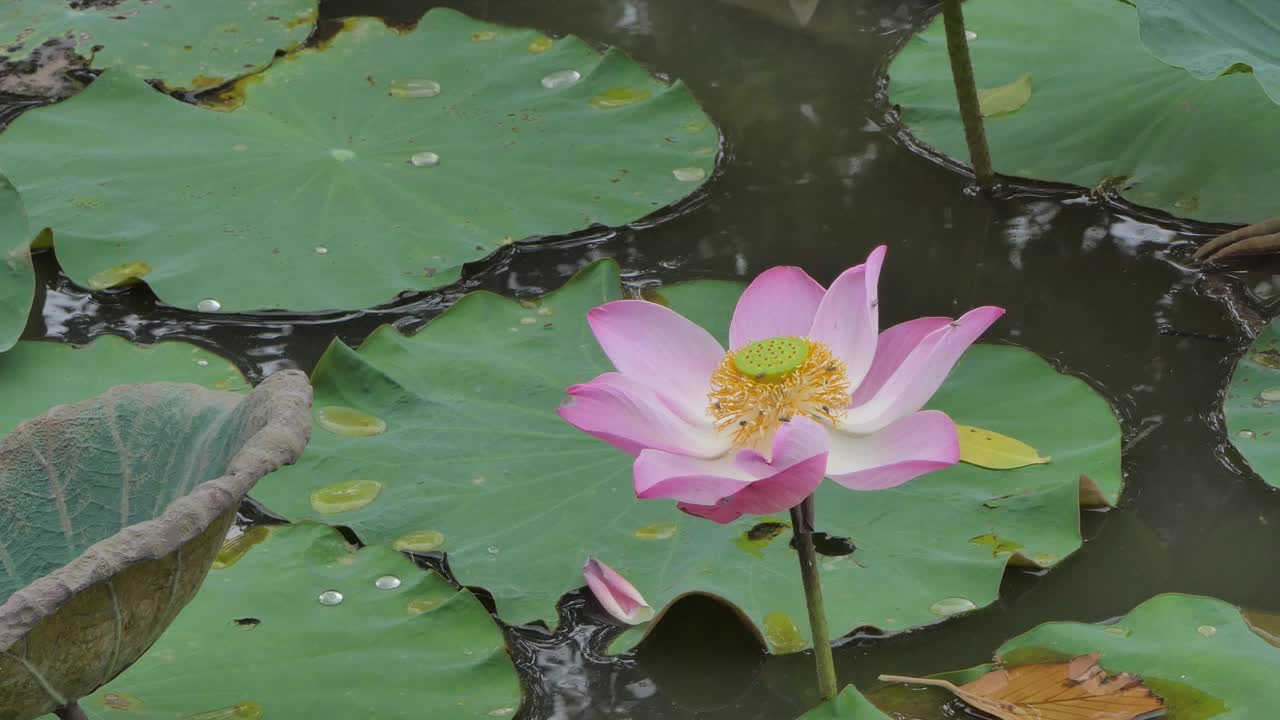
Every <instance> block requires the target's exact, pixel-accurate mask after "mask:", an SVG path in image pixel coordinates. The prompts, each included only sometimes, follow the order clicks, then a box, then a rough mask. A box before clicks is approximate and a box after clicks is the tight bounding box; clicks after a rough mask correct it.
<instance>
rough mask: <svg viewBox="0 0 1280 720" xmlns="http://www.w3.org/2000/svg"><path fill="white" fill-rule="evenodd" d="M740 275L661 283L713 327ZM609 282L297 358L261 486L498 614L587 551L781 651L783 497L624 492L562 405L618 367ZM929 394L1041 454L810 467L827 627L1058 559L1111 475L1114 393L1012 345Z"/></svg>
mask: <svg viewBox="0 0 1280 720" xmlns="http://www.w3.org/2000/svg"><path fill="white" fill-rule="evenodd" d="M740 294H741V286H738V285H735V284H731V283H724V282H695V283H690V284H687V285H681V286H675V287H672V288H668V289H665V290H664V291H662V293H661V297H659V298H657V299H659V300H661V301H663V302H666V303H669V304H670V305H671V306H672V307H674V308H676V309H677V310H680V311H685V312H688V314H689V315H690V316H692V317H693V318H695V319H696V320H697V321H698V322H700V323H703V324H705V326H706V327H708V328H709V329H710V330H711V331H712V332H713V333H715V334H716V335H717V336H719V337H721V338H722V341H723V338H724V336H725V335H726V334H727V331H728V326H729V318H730V315H731V313H732V309H733V306H734V303H735V302H736V300H737V297H738V295H740ZM620 296H621V289H620V286H619V277H618V269H617V266H616V265H615V264H613V263H612V262H609V261H606V262H602V263H597V264H595V265H592V266H590V267H589V268H588V269H586V270H584V271H582V272H581V273H579V274H578V275H577V276H576V277H575V278H573V279H572V280H571V281H570V282H569V283H568V284H567V285H566V286H565V287H564V288H562V289H561V290H559V291H557V292H555V293H552V294H551V295H549V296H547V297H545V298H543V299H542V300H541V301H539V302H536V303H531V302H525V303H519V302H516V301H514V300H509V299H504V298H501V297H498V296H495V295H492V294H489V293H483V292H480V293H472V294H470V295H468V296H466V297H464V298H463V299H462V300H461V301H459V302H458V303H457V304H456V305H455V306H454V307H452V308H451V309H450V310H448V311H447V312H445V313H444V314H443V315H441V316H439V317H437V318H436V319H434V320H433V321H431V322H430V323H429V324H428V325H427V326H426V327H425V328H424V329H423V330H422V331H421V332H419V333H418V334H416V335H414V336H412V337H406V336H404V335H402V334H400V333H399V332H398V331H396V330H394V329H392V328H390V327H383V328H381V329H379V330H378V331H376V332H375V333H374V334H373V335H372V336H371V337H370V338H369V339H368V340H367V341H366V342H365V344H364V345H363V346H361V347H360V349H359V350H353V349H351V348H349V347H347V346H346V345H344V344H342V343H341V342H335V343H334V344H333V345H332V346H331V347H330V349H329V350H328V352H327V353H326V354H325V356H324V357H323V358H322V359H321V361H320V362H319V364H318V366H317V368H316V370H315V372H314V374H313V377H312V381H313V384H314V386H315V388H316V413H317V414H316V419H317V426H316V431H315V433H314V435H313V437H312V440H311V444H310V446H309V447H308V450H307V452H306V454H305V456H304V457H303V459H302V460H301V461H300V463H299V464H298V465H296V466H294V467H293V468H289V469H287V470H285V471H284V472H283V473H276V474H274V475H273V476H272V477H271V478H268V479H267V481H266V482H264V483H261V484H260V485H259V486H258V488H257V489H256V490H255V492H254V497H255V498H256V499H258V500H259V501H261V502H263V503H264V504H265V505H266V506H267V507H269V508H270V509H272V510H273V511H275V512H278V513H281V514H282V515H283V516H285V517H287V518H290V519H293V520H303V519H311V520H318V521H322V522H328V523H333V524H341V525H345V526H349V527H351V528H352V529H353V530H354V531H355V532H356V533H357V534H358V535H359V537H360V538H361V539H362V540H363V541H364V542H366V543H370V544H384V543H389V542H395V541H397V540H398V539H399V540H401V541H402V542H401V545H402V546H404V545H405V544H406V543H407V544H409V545H419V546H420V547H421V549H438V550H440V551H444V552H447V554H448V559H449V564H450V567H451V568H452V569H453V571H454V572H455V573H456V575H457V577H458V578H459V579H460V580H461V582H462V583H464V584H465V585H468V586H479V587H483V588H486V589H488V590H489V591H490V592H492V593H493V596H494V598H495V599H496V602H497V607H498V611H499V613H500V615H501V616H502V617H503V618H504V619H505V620H506V621H508V622H512V623H527V622H531V621H534V620H538V619H541V620H547V621H554V618H555V617H556V613H555V604H556V601H557V599H558V598H560V597H561V596H562V595H563V594H564V593H566V592H568V591H570V590H573V589H575V588H577V587H580V586H581V585H582V584H583V580H582V573H581V568H582V563H583V560H584V558H585V557H586V556H587V555H588V554H591V555H594V556H596V557H599V558H600V559H601V560H603V561H605V562H607V563H608V564H610V565H612V566H613V567H614V568H616V569H618V570H619V571H620V572H622V573H623V574H624V575H626V576H627V577H628V578H629V579H630V580H631V581H632V582H634V583H635V585H636V586H637V587H638V588H639V589H640V591H641V592H642V593H644V595H645V596H646V597H647V598H648V599H649V601H650V602H651V603H652V604H653V605H654V606H655V607H662V606H665V605H667V604H668V603H670V602H671V601H672V600H673V599H675V598H677V597H679V596H681V595H683V594H686V593H690V592H705V593H711V594H714V595H717V596H719V597H722V598H725V599H726V600H728V601H729V602H731V603H733V604H734V605H736V606H738V607H739V608H741V609H742V610H743V611H744V612H745V613H746V614H747V616H749V617H750V618H751V619H752V620H754V621H755V622H756V623H757V624H758V626H759V627H761V628H763V629H764V632H763V634H764V636H765V638H766V639H767V640H768V641H769V644H770V646H771V647H772V648H773V649H774V650H775V651H778V652H790V651H794V650H799V649H801V648H803V647H805V646H806V645H807V644H808V639H807V637H808V636H807V632H808V631H807V622H806V621H805V617H806V615H805V604H804V598H803V594H802V592H801V589H800V584H799V583H798V582H796V578H797V577H798V565H797V561H796V556H795V554H794V552H793V551H792V550H791V549H790V548H789V547H788V538H789V533H787V532H785V527H782V526H774V527H772V528H771V527H770V526H768V525H766V526H764V528H763V529H761V530H757V531H756V532H754V533H751V534H750V535H749V534H748V533H750V531H752V528H753V526H754V525H756V524H757V523H762V522H763V523H767V522H775V523H784V522H786V518H785V517H783V518H773V519H770V518H760V517H754V518H743V519H741V520H739V521H737V522H735V523H732V524H729V525H725V526H721V525H717V524H715V523H711V522H708V521H705V520H701V519H697V518H692V517H689V516H686V515H684V514H682V513H680V512H679V511H677V510H676V508H675V507H674V504H672V503H669V502H665V501H640V500H637V499H636V498H635V495H634V492H633V489H632V478H631V458H629V457H627V456H626V455H624V454H622V453H620V452H618V451H617V450H615V449H613V448H611V447H609V446H607V445H605V444H604V443H602V442H600V441H598V440H596V439H594V438H591V437H589V436H587V435H585V434H583V433H581V432H579V431H577V430H576V429H574V428H572V427H570V426H569V425H568V424H566V423H565V422H563V421H562V420H561V419H560V418H559V417H558V416H557V415H556V414H555V410H556V408H557V406H558V405H559V404H560V403H561V402H562V401H563V399H564V398H565V394H564V391H565V388H567V387H568V386H570V385H572V384H575V383H579V382H585V381H587V380H590V379H591V378H593V377H594V376H596V375H597V374H599V373H602V372H606V371H608V370H611V367H610V365H609V364H608V362H607V360H606V359H605V357H604V355H603V354H602V353H601V351H600V350H599V349H598V346H597V345H596V342H595V340H594V338H593V337H592V335H591V333H590V331H589V329H588V327H587V324H586V318H585V316H586V313H587V311H588V310H589V309H590V308H592V307H595V306H597V305H599V304H601V303H603V302H606V301H609V300H614V299H618V298H619V297H620ZM934 404H935V406H936V407H939V408H941V409H944V410H946V411H948V412H950V413H951V414H952V415H953V416H954V417H955V419H956V421H957V422H961V423H965V424H970V425H976V426H980V427H984V428H989V429H992V430H995V431H998V432H1003V433H1006V434H1010V435H1014V436H1016V437H1018V438H1019V439H1021V440H1023V441H1025V442H1028V443H1031V444H1032V445H1034V446H1035V447H1036V448H1038V449H1039V450H1040V452H1041V453H1042V454H1044V455H1046V456H1052V458H1053V460H1052V462H1050V463H1048V464H1045V465H1035V466H1031V467H1027V468H1022V469H1018V470H1013V471H999V472H998V471H990V470H983V469H980V468H976V467H973V466H966V465H961V466H956V467H954V468H950V469H948V470H946V471H944V472H940V473H937V474H934V475H930V476H928V477H925V478H921V479H918V480H915V481H913V482H911V483H908V484H907V485H904V486H902V487H899V488H896V489H893V490H887V491H883V492H873V493H857V492H852V491H849V490H845V489H843V488H841V487H839V486H837V485H835V484H834V483H827V484H825V485H824V486H823V487H822V488H821V489H820V490H819V491H818V499H817V507H818V510H817V516H818V527H819V529H820V530H822V531H825V532H828V533H830V534H832V535H836V536H843V537H848V538H850V539H851V540H852V541H853V542H854V543H855V544H856V545H857V547H858V550H857V552H855V553H853V554H852V555H846V556H841V557H823V558H821V562H820V566H821V571H822V575H823V585H824V590H825V593H826V596H827V610H828V613H829V614H830V619H831V626H832V628H833V631H834V632H835V633H836V634H837V635H843V634H845V633H847V632H849V631H851V630H853V629H854V628H856V627H859V626H862V625H871V626H875V627H879V628H882V629H884V630H888V631H897V630H905V629H908V628H912V627H917V626H920V625H924V624H927V623H931V622H936V621H938V620H941V619H942V618H943V617H946V616H948V615H951V614H955V613H958V612H963V611H965V610H969V609H973V608H975V607H981V606H984V605H987V604H989V603H991V602H992V601H993V600H994V599H995V598H996V596H997V592H998V590H999V585H1000V579H1001V577H1002V575H1003V572H1004V568H1005V565H1006V564H1007V563H1008V562H1009V560H1010V558H1011V557H1012V556H1013V555H1015V554H1016V555H1017V556H1018V557H1019V559H1020V561H1023V562H1026V563H1029V564H1031V565H1035V566H1039V567H1051V566H1053V565H1054V564H1056V563H1057V562H1058V561H1059V560H1061V559H1062V558H1063V557H1065V556H1067V555H1068V554H1070V553H1071V552H1073V551H1074V550H1075V549H1077V548H1078V547H1079V545H1080V534H1079V509H1078V498H1079V477H1080V476H1081V475H1082V474H1083V475H1087V476H1088V477H1090V478H1092V479H1093V480H1094V481H1095V482H1096V483H1097V484H1098V485H1099V486H1100V488H1101V489H1102V492H1103V494H1104V495H1106V496H1107V497H1110V498H1114V497H1115V496H1117V495H1118V494H1119V491H1120V467H1119V465H1120V446H1119V442H1120V435H1119V427H1118V424H1117V422H1116V420H1115V418H1114V417H1113V415H1112V413H1111V411H1110V409H1109V407H1108V405H1107V403H1106V402H1105V401H1104V400H1103V399H1102V398H1101V397H1099V396H1098V395H1096V394H1095V393H1094V392H1093V391H1092V390H1090V389H1089V388H1088V386H1086V385H1085V384H1084V383H1083V382H1081V381H1079V380H1077V379H1074V378H1070V377H1067V376H1064V375H1061V374H1059V373H1057V372H1056V371H1054V370H1053V369H1052V368H1050V367H1049V366H1048V365H1047V364H1046V363H1045V362H1044V361H1042V360H1040V359H1039V358H1037V357H1036V356H1035V355H1033V354H1032V353H1030V352H1028V351H1026V350H1023V349H1020V348H1015V347H998V346H979V347H975V348H974V349H972V350H971V351H970V352H969V354H968V356H967V357H966V358H965V359H964V360H963V361H962V362H961V363H960V365H959V367H958V368H957V369H956V370H955V372H954V374H953V376H952V377H951V379H950V380H948V381H947V383H946V385H945V386H944V387H943V388H942V390H941V391H940V392H939V393H938V395H937V396H936V399H935V403H934ZM343 408H346V409H343ZM771 529H772V530H773V531H772V532H770V530H771ZM405 536H410V537H409V538H408V539H407V540H406V537H405ZM424 539H429V542H426V543H425V544H422V543H421V541H423V540H424ZM997 539H998V540H997ZM639 637H640V635H639V632H632V633H629V634H628V635H627V636H626V637H625V638H624V639H623V640H622V641H621V643H620V644H619V645H618V646H617V647H618V648H621V647H626V646H628V645H630V644H632V643H634V642H636V641H637V640H638V639H639Z"/></svg>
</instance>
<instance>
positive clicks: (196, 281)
mask: <svg viewBox="0 0 1280 720" xmlns="http://www.w3.org/2000/svg"><path fill="white" fill-rule="evenodd" d="M565 73H575V74H577V75H580V76H581V79H580V80H577V81H576V82H569V80H570V79H572V77H573V76H568V75H566V74H565ZM237 92H238V93H239V95H240V97H242V99H243V104H242V105H240V106H239V107H238V108H237V109H236V110H234V111H233V112H212V111H210V110H208V109H205V108H202V107H196V106H193V105H188V104H186V103H183V102H179V101H178V100H175V99H173V98H171V97H169V96H167V95H165V94H163V93H159V92H156V91H155V90H153V89H152V88H150V87H148V86H147V85H146V84H145V83H143V82H142V81H140V80H137V79H134V78H131V77H128V76H127V75H124V74H120V73H116V72H114V71H109V72H107V73H105V74H103V76H102V77H100V78H99V79H98V80H97V81H96V82H94V83H93V85H92V86H90V87H89V88H88V89H87V90H85V91H84V92H83V93H81V94H79V95H78V96H76V97H74V98H72V99H70V100H68V101H66V102H63V103H60V104H58V105H55V106H51V107H47V108H40V109H37V110H33V111H30V112H28V113H26V114H24V115H23V116H22V117H20V118H18V120H16V121H15V122H14V123H13V125H12V126H11V127H10V128H9V129H8V130H7V131H6V138H5V142H4V143H3V144H0V164H3V165H4V166H7V167H11V168H16V169H18V170H17V171H15V172H14V173H12V174H11V179H12V180H13V183H14V185H16V186H17V187H18V189H19V190H20V191H21V192H22V193H23V194H24V199H25V201H26V203H27V210H28V213H29V215H30V217H31V222H32V225H33V226H34V227H51V228H52V229H53V231H54V235H55V238H56V241H57V243H58V259H59V260H60V261H61V262H62V265H63V268H64V269H65V270H66V271H67V273H68V274H69V275H70V276H71V277H72V278H74V279H76V280H77V281H78V282H80V283H81V284H85V285H89V286H94V285H98V286H102V285H109V284H111V282H113V279H112V278H113V276H114V277H117V278H129V279H133V278H141V279H143V280H145V281H146V283H147V284H148V285H150V286H151V288H152V289H153V290H154V291H155V292H156V294H157V295H159V296H160V297H161V298H162V299H163V300H165V301H166V302H168V303H170V304H172V305H176V306H180V307H185V308H196V309H200V310H203V311H214V310H217V309H219V308H220V309H221V310H223V311H233V310H253V309H260V308H288V309H291V310H323V309H331V308H344V309H345V308H362V307H368V306H371V305H375V304H378V303H385V302H389V301H391V300H392V299H393V298H394V297H395V295H396V294H397V293H398V292H400V291H403V290H431V289H434V288H437V287H440V286H443V285H447V284H449V283H451V282H453V281H455V280H456V279H457V278H458V277H459V275H460V272H461V268H462V265H463V263H466V262H470V261H474V260H479V259H481V258H484V257H486V256H488V255H489V254H491V253H492V252H494V251H495V250H496V249H497V248H499V247H502V246H503V245H505V244H509V243H511V242H513V241H516V240H521V239H524V238H529V237H532V236H541V235H554V234H559V233H567V232H570V231H574V230H578V229H581V228H584V227H587V226H589V225H592V224H595V223H602V224H605V225H623V224H626V223H628V222H632V221H634V220H637V219H639V218H641V217H644V216H646V215H648V214H650V213H652V212H653V211H655V210H658V209H659V208H661V207H663V206H666V205H669V204H671V203H673V202H675V201H677V200H680V199H682V198H684V197H686V196H687V195H689V194H690V193H692V192H693V191H694V190H696V189H697V188H698V187H699V186H700V185H701V184H702V182H703V180H704V179H705V178H708V177H710V176H711V173H712V171H713V169H714V166H715V160H716V154H717V152H718V147H719V135H718V132H717V131H716V129H715V127H714V126H713V125H711V123H710V122H709V121H708V119H707V117H706V115H705V114H703V112H702V110H701V109H700V108H699V107H698V104H697V103H696V102H695V101H694V99H693V97H692V96H691V95H690V94H689V91H688V90H687V89H686V88H685V87H684V86H683V85H682V84H680V83H675V84H673V85H667V84H665V83H663V82H661V81H659V80H657V79H655V78H654V77H652V76H650V75H649V74H648V73H647V72H646V71H645V70H644V69H643V68H641V67H640V66H639V65H637V64H635V63H634V62H632V61H630V60H629V59H627V58H626V56H624V55H623V54H622V53H620V52H617V51H614V50H611V51H609V52H607V53H605V54H603V55H602V54H600V53H598V52H596V51H595V50H594V49H592V48H591V47H590V46H589V45H587V44H586V43H584V42H582V41H581V40H578V39H576V38H572V37H568V38H563V39H560V40H556V41H554V42H552V43H551V44H550V46H547V44H546V42H545V36H542V35H541V34H539V33H537V32H535V31H532V30H517V29H513V28H506V27H501V26H498V25H491V24H488V23H483V22H479V21H476V20H472V19H470V18H468V17H466V16H464V15H461V14H459V13H457V12H454V11H452V10H447V9H435V10H432V11H431V12H429V13H427V15H426V17H424V18H423V19H422V21H421V22H420V23H419V24H418V26H417V28H416V29H415V30H414V31H412V32H411V33H408V34H402V33H399V32H397V31H395V30H392V29H390V28H387V27H386V26H384V25H383V24H382V23H381V22H380V21H377V20H372V19H365V20H359V21H351V22H350V23H349V24H348V26H347V27H346V29H345V30H343V31H342V32H340V33H339V34H338V35H337V37H335V38H334V39H333V40H332V41H331V42H330V43H328V44H326V45H325V47H324V48H323V49H309V50H304V51H301V52H298V53H295V54H293V55H291V56H289V57H288V58H286V59H282V60H280V61H277V62H276V63H275V64H274V65H272V66H271V67H270V68H269V69H268V70H266V71H264V72H263V73H261V74H260V75H256V76H254V77H253V78H251V79H250V80H247V81H245V82H244V83H243V84H242V85H241V87H240V89H239V90H238V91H237ZM437 92H438V94H436V93H437ZM55 148H56V150H55ZM69 166H74V167H75V168H76V172H74V173H71V174H68V173H67V167H69ZM53 178H56V179H57V182H53V181H52V179H53ZM117 268H125V269H126V270H127V272H115V273H113V272H112V270H113V269H117ZM95 279H97V281H96V282H95ZM201 301H211V302H201ZM215 303H216V304H215Z"/></svg>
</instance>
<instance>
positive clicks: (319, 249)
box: [316, 245, 329, 255]
mask: <svg viewBox="0 0 1280 720" xmlns="http://www.w3.org/2000/svg"><path fill="white" fill-rule="evenodd" d="M328 252H329V248H327V247H325V246H323V245H317V246H316V254H317V255H325V254H327V253H328Z"/></svg>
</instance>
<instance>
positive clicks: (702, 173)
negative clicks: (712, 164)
mask: <svg viewBox="0 0 1280 720" xmlns="http://www.w3.org/2000/svg"><path fill="white" fill-rule="evenodd" d="M671 174H672V175H674V176H675V177H676V179H677V180H679V181H680V182H697V181H699V180H701V179H702V178H704V177H706V176H707V171H706V170H703V169H702V168H700V167H683V168H676V169H675V170H672V171H671Z"/></svg>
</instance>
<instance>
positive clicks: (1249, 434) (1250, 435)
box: [1236, 430, 1258, 440]
mask: <svg viewBox="0 0 1280 720" xmlns="http://www.w3.org/2000/svg"><path fill="white" fill-rule="evenodd" d="M1236 437H1238V438H1241V439H1243V440H1252V439H1254V438H1256V437H1258V434H1257V433H1255V432H1254V431H1252V430H1241V431H1240V432H1238V433H1236Z"/></svg>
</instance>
